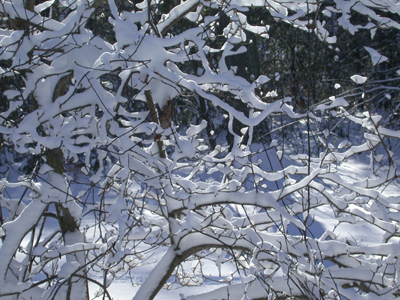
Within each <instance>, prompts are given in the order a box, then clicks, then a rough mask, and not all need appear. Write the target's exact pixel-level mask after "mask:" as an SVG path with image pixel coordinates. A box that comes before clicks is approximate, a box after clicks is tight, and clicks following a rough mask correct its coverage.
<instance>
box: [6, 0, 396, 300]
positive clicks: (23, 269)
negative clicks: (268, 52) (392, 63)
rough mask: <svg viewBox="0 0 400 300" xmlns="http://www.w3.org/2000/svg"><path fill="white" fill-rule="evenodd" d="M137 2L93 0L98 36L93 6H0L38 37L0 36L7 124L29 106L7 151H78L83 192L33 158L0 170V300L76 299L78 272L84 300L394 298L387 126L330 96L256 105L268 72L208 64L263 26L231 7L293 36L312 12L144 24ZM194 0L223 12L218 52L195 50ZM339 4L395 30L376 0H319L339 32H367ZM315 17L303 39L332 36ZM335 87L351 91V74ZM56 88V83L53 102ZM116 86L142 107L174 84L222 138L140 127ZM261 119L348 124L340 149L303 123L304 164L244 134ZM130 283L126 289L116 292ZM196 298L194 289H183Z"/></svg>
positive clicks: (281, 7) (375, 55)
mask: <svg viewBox="0 0 400 300" xmlns="http://www.w3.org/2000/svg"><path fill="white" fill-rule="evenodd" d="M155 2H156V1H143V2H142V3H140V4H138V5H137V9H138V11H136V12H135V11H130V12H127V11H122V12H120V11H119V10H118V8H117V6H116V4H115V2H114V1H113V0H109V1H108V5H109V7H110V10H111V12H112V18H110V20H109V22H110V24H111V25H112V26H113V28H114V31H115V37H116V43H115V44H113V45H111V44H109V43H108V42H107V41H105V40H102V39H101V38H100V37H94V36H93V34H92V32H91V31H90V30H88V29H87V28H86V27H85V24H86V22H87V19H88V18H89V17H90V15H91V14H92V13H93V11H94V8H92V7H91V6H92V5H93V3H91V2H90V1H82V0H78V1H75V2H74V1H61V2H60V3H61V4H62V5H64V6H65V7H68V8H69V10H68V11H69V13H68V15H66V16H65V18H64V19H63V20H59V21H56V20H53V19H49V18H46V17H42V16H41V15H40V14H39V13H38V12H40V11H42V10H44V9H46V8H47V7H49V6H51V5H53V2H52V1H47V2H44V3H42V4H39V5H37V6H35V8H34V12H31V11H28V10H26V9H25V8H24V6H23V5H24V4H23V1H3V2H2V5H1V6H0V12H1V13H3V14H5V15H7V16H8V17H9V18H11V19H16V18H22V19H23V20H25V21H27V22H28V23H29V24H30V26H35V27H37V28H40V30H37V31H33V32H32V34H29V35H25V34H24V31H23V30H1V31H0V44H1V52H0V59H1V60H10V61H11V65H10V66H9V67H4V68H3V69H1V70H0V72H1V74H2V76H4V77H10V78H11V77H13V76H16V74H17V75H18V74H22V73H24V74H25V75H24V76H25V77H24V82H25V86H24V88H23V89H21V90H18V91H17V90H9V91H6V92H5V93H4V95H5V96H6V97H7V99H8V100H9V103H10V105H9V109H8V110H7V111H5V112H2V113H1V114H0V116H1V117H2V118H4V119H6V120H8V117H9V116H11V114H12V113H13V112H16V111H20V110H21V111H22V110H23V107H24V106H23V105H24V102H25V100H26V99H28V98H29V97H34V99H35V101H36V103H37V107H36V108H35V109H33V111H32V112H26V113H25V115H24V116H23V118H21V120H20V122H19V123H18V126H16V125H15V124H13V122H12V120H11V119H10V122H4V123H2V125H1V126H0V132H1V133H2V134H3V135H4V137H5V140H6V141H7V143H8V145H12V146H13V147H14V150H15V151H17V152H18V153H22V154H24V153H25V154H35V155H41V154H43V153H44V152H45V151H47V150H48V149H61V151H62V155H63V156H64V157H65V158H69V159H72V160H75V161H76V160H77V159H78V157H83V158H84V160H85V162H84V163H85V166H84V167H83V168H82V172H83V173H85V176H83V175H81V178H80V181H82V182H81V183H84V184H81V183H79V184H78V183H77V184H75V183H74V180H72V178H71V177H70V176H69V175H68V174H66V173H64V174H60V173H59V172H57V171H56V170H55V169H53V168H52V167H51V166H50V165H49V164H48V163H47V162H46V158H45V157H44V155H43V158H42V161H41V162H40V163H38V164H37V165H36V166H35V168H34V169H33V171H32V172H30V173H27V174H24V175H22V176H19V177H18V176H17V175H16V173H17V172H15V171H14V169H13V168H10V169H9V170H7V173H5V174H6V175H7V176H5V177H4V178H3V179H1V181H0V185H1V188H2V191H3V195H2V197H1V199H0V201H1V207H2V210H4V222H3V224H2V225H1V227H0V237H1V240H0V258H1V260H0V297H1V298H4V299H16V298H17V297H18V296H19V297H20V298H21V299H22V298H27V299H28V298H32V299H40V298H43V299H65V295H66V294H67V293H69V294H70V298H71V299H82V298H85V292H84V290H85V289H86V284H87V282H88V281H89V293H90V297H91V298H94V297H103V296H104V297H106V296H107V297H108V296H110V295H111V297H114V298H118V299H128V298H131V299H132V298H133V299H136V300H145V299H152V298H154V297H156V296H157V297H158V298H159V299H165V298H167V297H168V298H173V297H175V296H176V295H177V294H178V293H179V294H182V295H181V296H179V297H181V298H183V299H226V298H228V297H229V299H252V298H261V297H266V298H271V299H274V297H275V298H276V297H280V296H284V295H288V297H289V296H293V297H299V296H304V295H314V296H315V297H317V298H321V297H328V298H329V299H338V297H342V298H343V299H393V298H394V297H396V295H397V294H396V293H397V290H398V287H399V285H400V282H399V270H400V265H399V259H398V255H399V253H400V251H399V250H400V249H399V234H400V233H399V232H400V231H399V225H398V222H399V221H400V212H399V210H400V197H399V192H398V191H399V190H398V180H397V176H398V173H397V171H396V167H397V164H398V158H397V156H396V155H395V154H394V153H392V152H391V151H390V150H389V149H388V148H387V147H386V146H385V144H384V143H385V142H384V140H385V139H386V138H391V139H393V140H396V139H399V138H400V133H399V132H398V131H395V130H391V129H387V128H383V127H381V126H380V125H379V121H380V117H379V116H375V115H373V116H371V115H369V113H365V114H360V115H350V114H349V113H348V112H347V111H346V106H347V105H348V103H347V101H346V99H345V97H344V96H343V97H335V96H332V97H331V98H329V99H321V103H319V104H318V105H317V106H316V107H312V108H311V109H310V111H309V112H307V113H302V114H299V113H297V112H295V111H294V109H293V107H292V106H291V105H290V100H291V99H288V98H283V99H278V100H274V101H272V102H270V103H267V102H266V101H265V99H263V98H261V97H260V96H259V93H257V88H259V86H260V85H262V84H265V83H267V82H268V81H269V78H267V77H266V76H263V75H262V76H260V77H259V78H256V79H255V80H254V81H253V82H249V81H247V80H246V79H244V78H241V77H238V76H236V75H235V70H234V68H232V67H231V68H230V67H228V65H227V64H226V60H225V58H226V57H228V56H232V55H236V54H240V53H243V52H244V51H246V48H245V47H244V46H240V45H239V44H241V43H243V42H245V41H246V31H247V32H249V31H250V32H252V33H255V34H258V35H260V36H261V37H263V38H268V27H265V26H255V25H251V24H248V22H247V17H246V15H245V14H244V13H245V12H246V11H247V10H248V7H250V6H261V7H264V6H265V7H267V8H268V9H270V11H271V14H272V16H273V17H274V18H275V19H276V20H281V21H284V22H288V23H290V24H293V26H296V27H298V28H300V29H302V30H305V31H308V32H310V29H308V27H307V25H308V24H307V22H306V21H304V18H302V17H303V16H305V15H306V14H307V13H312V12H314V11H315V10H316V9H317V7H318V5H319V4H318V3H317V2H313V1H307V2H306V1H293V2H290V3H288V2H287V1H272V0H268V1H264V0H257V1H245V0H232V1H228V2H225V1H214V0H212V1H198V0H187V1H185V2H182V3H181V4H179V5H177V6H176V7H174V8H173V9H172V10H171V11H170V12H169V13H168V14H165V15H163V16H162V17H161V18H160V20H159V21H158V23H157V24H154V23H153V20H152V19H151V18H150V19H149V15H150V13H153V12H154V11H155V10H156V6H155V4H156V3H155ZM149 5H150V6H149ZM208 6H211V7H213V8H218V9H219V10H222V11H224V13H225V14H226V15H227V16H228V17H229V22H228V25H227V26H226V27H225V28H224V30H223V38H224V42H223V43H222V45H221V47H220V48H213V47H211V44H212V43H211V42H210V40H212V39H213V38H214V37H213V36H212V33H211V30H209V28H210V27H215V26H216V22H217V20H218V14H217V15H210V16H203V15H202V8H203V7H208ZM351 9H353V10H356V11H358V12H360V13H361V14H365V15H368V16H369V17H370V19H372V20H374V21H376V22H377V23H379V24H381V25H380V26H381V27H382V28H400V25H399V24H398V23H396V22H395V21H393V20H390V19H388V18H386V17H381V16H380V15H378V14H377V13H376V10H379V9H380V10H382V11H383V12H385V13H386V12H390V13H396V14H398V10H399V6H398V5H397V3H395V2H394V1H385V5H384V6H382V7H377V5H376V4H375V3H373V2H371V1H367V0H365V1H355V0H354V1H340V0H335V1H334V6H329V7H327V8H326V11H325V12H324V14H325V15H330V14H331V13H340V14H341V17H340V18H339V19H338V24H339V26H341V27H343V28H344V29H346V30H348V31H349V32H351V33H353V34H354V33H355V32H356V31H358V30H369V29H371V36H373V34H374V31H373V30H374V28H375V26H376V24H375V23H373V22H372V21H371V22H369V23H368V24H367V25H365V26H361V25H353V24H352V23H351V22H350V14H351ZM373 9H375V10H373ZM289 10H290V12H294V13H289ZM181 17H187V19H188V20H189V21H191V22H195V25H196V26H194V27H193V28H191V29H188V30H186V31H183V32H179V33H174V31H171V30H170V29H171V28H172V27H173V26H174V24H175V22H176V21H177V20H179V19H180V18H181ZM315 25H316V26H315V28H314V29H313V31H312V32H313V33H315V34H316V35H317V36H318V38H319V39H320V40H321V42H324V43H327V44H334V43H335V41H336V37H335V36H330V33H329V32H328V30H327V29H326V28H325V27H324V26H325V23H320V22H317V23H316V24H315ZM375 30H376V29H375ZM366 51H368V53H369V54H370V56H371V61H372V64H373V65H376V64H379V63H382V62H384V61H385V57H383V56H380V54H379V52H377V51H375V50H374V49H372V48H366ZM43 52H46V53H47V56H46V60H43V59H42V57H41V55H42V53H43ZM212 53H218V54H219V56H218V57H219V60H218V62H217V65H218V68H217V69H216V70H215V69H214V68H212V67H211V66H210V63H209V59H210V54H212ZM190 61H196V62H197V63H198V64H199V65H200V66H201V67H200V68H199V70H196V73H194V72H189V71H187V70H186V69H185V68H183V67H182V65H184V63H188V62H190ZM27 70H28V71H27ZM111 73H112V74H117V76H118V78H119V80H120V84H119V87H118V88H115V89H107V88H106V87H105V84H104V83H103V82H102V79H101V78H102V76H103V75H106V74H111ZM351 79H352V80H353V81H354V83H355V84H359V85H361V84H367V83H368V81H367V78H366V77H364V76H361V75H358V74H354V75H353V76H351ZM63 81H66V82H67V84H65V85H64V89H65V93H61V94H59V95H58V96H55V95H56V93H55V92H56V90H57V89H59V88H60V82H63ZM127 86H128V87H130V88H132V89H135V90H137V91H138V92H137V95H136V96H135V99H134V100H135V101H136V100H138V101H143V102H145V103H146V104H147V105H148V109H149V110H150V106H151V104H152V105H153V106H154V107H156V106H158V107H160V108H163V107H165V106H166V105H167V103H168V101H169V100H171V99H173V98H175V97H178V96H180V95H182V94H187V93H192V94H193V95H197V96H199V97H202V98H204V99H205V100H206V101H207V103H211V104H212V105H213V106H215V107H219V108H220V109H221V110H223V111H224V113H225V114H226V116H227V118H228V128H227V130H228V131H229V132H230V133H232V134H233V135H234V144H233V146H232V148H231V149H228V146H227V145H225V144H222V142H221V145H217V146H216V147H215V149H210V148H209V147H208V145H207V144H206V143H205V142H204V136H205V131H206V130H207V122H206V121H205V120H203V121H201V122H199V123H196V124H192V125H191V126H189V128H185V129H181V128H179V127H178V125H179V124H174V123H172V124H170V127H169V128H163V127H162V126H161V125H160V122H158V123H157V122H154V121H153V122H150V121H149V120H150V116H149V115H150V112H149V111H131V110H128V109H127V108H126V104H127V102H128V101H129V100H128V99H127V98H125V97H124V88H125V87H127ZM57 92H58V91H57ZM271 93H272V92H271ZM224 94H225V95H228V96H229V97H231V98H232V99H234V100H235V101H241V102H243V103H245V104H246V105H247V106H248V108H249V112H250V113H249V115H248V116H247V115H245V114H244V113H242V112H240V111H238V110H236V109H234V107H232V106H231V105H229V104H228V102H227V101H225V100H224V96H223V95H224ZM149 95H151V97H150V96H149ZM152 101H153V103H151V102H152ZM278 114H282V115H283V116H284V117H285V120H288V119H289V118H290V119H291V120H293V119H294V120H297V121H298V124H299V125H298V126H300V128H301V130H306V129H305V128H306V122H309V123H311V124H312V125H313V126H314V125H315V126H317V125H318V124H321V123H322V122H323V121H324V117H325V116H329V117H336V118H338V119H340V120H345V121H346V122H351V123H352V124H355V125H356V126H357V129H358V132H361V134H360V133H359V134H358V135H357V138H356V139H355V140H354V141H351V142H350V141H347V140H342V139H340V138H339V139H338V140H335V141H333V138H331V136H332V135H331V133H330V132H329V131H327V132H325V131H324V132H322V133H319V134H318V137H317V138H318V140H319V141H320V143H321V144H322V145H323V149H324V150H321V152H320V153H318V154H317V155H315V154H314V155H312V156H310V155H309V154H307V153H300V154H298V153H296V152H295V151H294V150H293V149H291V148H285V149H283V148H282V146H281V143H280V142H278V141H277V140H274V141H272V143H271V145H260V144H257V143H253V142H252V133H253V130H254V127H255V126H256V125H258V124H260V123H261V122H262V121H263V120H265V119H266V118H267V117H270V118H271V119H273V117H274V116H275V115H278ZM234 118H235V119H237V120H238V121H240V122H241V123H242V124H243V125H244V126H245V127H244V128H242V130H241V134H242V135H239V134H238V133H235V131H234V130H233V119H234ZM245 134H248V136H249V138H248V140H247V142H245V139H244V136H245ZM155 136H159V139H158V140H157V139H156V138H155ZM158 142H160V143H158ZM301 142H303V141H301ZM160 145H161V147H160ZM163 147H164V148H163ZM165 147H167V148H168V149H167V150H168V151H166V150H165ZM375 150H376V153H375V152H374V151H375ZM163 152H165V153H166V154H165V156H164V157H163V155H162V153H163ZM93 156H95V157H96V159H97V161H98V166H97V167H96V168H94V167H93V163H92V158H93ZM96 159H95V160H96ZM378 163H379V164H378ZM357 164H358V165H357ZM377 165H378V167H377ZM14 167H16V166H15V165H14ZM60 207H62V208H63V209H64V212H65V211H68V212H69V213H70V215H71V218H72V219H73V220H74V222H75V224H76V226H77V228H79V230H71V231H68V232H67V233H65V234H62V233H61V231H60V228H59V224H58V222H57V221H54V219H57V218H58V219H61V217H65V215H63V214H62V213H60V212H58V211H57V208H60ZM132 282H133V283H134V284H137V285H138V286H137V287H132V289H131V290H130V288H131V285H132ZM125 283H126V285H129V289H128V288H126V290H125ZM203 283H205V287H204V288H202V287H198V286H200V285H201V284H203ZM181 286H183V287H184V288H182V289H180V290H176V288H178V287H181ZM220 286H222V287H220ZM163 287H164V288H166V289H167V290H161V288H163ZM214 288H215V289H214ZM121 289H124V290H123V292H121ZM160 290H161V291H160ZM169 290H171V291H169ZM210 290H212V291H210ZM177 291H178V292H177ZM201 292H207V293H206V294H203V295H193V296H189V295H190V294H199V293H201ZM339 295H340V296H339ZM328 298H327V299H328ZM178 299H179V298H178Z"/></svg>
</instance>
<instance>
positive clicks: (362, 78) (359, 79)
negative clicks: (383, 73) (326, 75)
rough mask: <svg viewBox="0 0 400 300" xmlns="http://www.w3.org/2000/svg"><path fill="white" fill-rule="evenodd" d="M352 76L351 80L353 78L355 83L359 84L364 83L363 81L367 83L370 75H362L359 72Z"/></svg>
mask: <svg viewBox="0 0 400 300" xmlns="http://www.w3.org/2000/svg"><path fill="white" fill-rule="evenodd" d="M350 78H351V80H353V81H354V82H355V83H357V84H363V83H365V82H366V81H367V79H368V77H366V76H361V75H358V74H356V75H353V76H351V77H350Z"/></svg>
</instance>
